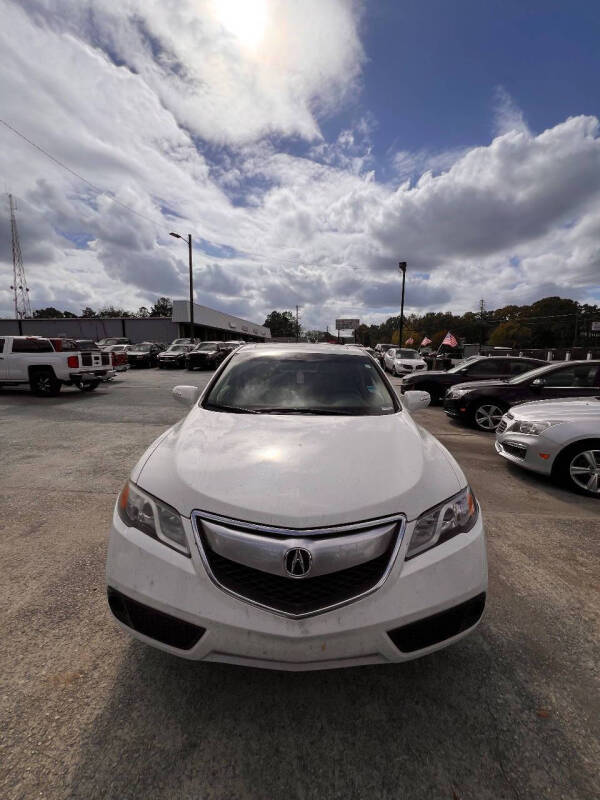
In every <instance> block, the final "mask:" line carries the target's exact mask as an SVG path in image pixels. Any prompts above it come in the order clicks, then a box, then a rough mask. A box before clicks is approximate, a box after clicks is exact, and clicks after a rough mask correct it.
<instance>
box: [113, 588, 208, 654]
mask: <svg viewBox="0 0 600 800" xmlns="http://www.w3.org/2000/svg"><path fill="white" fill-rule="evenodd" d="M107 593H108V604H109V606H110V610H111V611H112V613H113V614H114V615H115V617H116V618H117V619H118V620H119V622H122V623H123V625H127V627H128V628H133V630H134V631H137V632H138V633H142V634H143V635H144V636H148V637H149V638H150V639H156V641H157V642H162V644H168V645H170V646H171V647H177V648H178V649H179V650H191V649H192V647H194V646H195V645H196V644H197V643H198V642H199V641H200V639H201V637H202V635H203V634H204V628H200V627H198V626H197V625H192V624H191V623H190V622H185V621H184V620H182V619H177V617H172V616H171V615H170V614H164V613H163V612H162V611H157V610H156V609H155V608H151V607H150V606H146V605H144V604H143V603H138V602H137V600H132V599H131V597H127V596H126V595H124V594H121V592H118V591H117V590H116V589H113V588H112V587H110V586H109V587H108V590H107Z"/></svg>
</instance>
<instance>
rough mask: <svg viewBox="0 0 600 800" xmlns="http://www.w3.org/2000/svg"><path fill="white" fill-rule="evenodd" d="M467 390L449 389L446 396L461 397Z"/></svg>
mask: <svg viewBox="0 0 600 800" xmlns="http://www.w3.org/2000/svg"><path fill="white" fill-rule="evenodd" d="M468 391H469V390H468V389H449V390H448V397H462V396H463V394H466V393H467V392H468Z"/></svg>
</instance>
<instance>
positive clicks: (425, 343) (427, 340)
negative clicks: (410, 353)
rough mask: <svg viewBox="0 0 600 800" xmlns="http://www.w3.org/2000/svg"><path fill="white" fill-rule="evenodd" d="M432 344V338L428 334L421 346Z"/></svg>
mask: <svg viewBox="0 0 600 800" xmlns="http://www.w3.org/2000/svg"><path fill="white" fill-rule="evenodd" d="M428 344H431V339H428V338H427V337H426V336H425V337H424V338H423V341H422V342H421V347H425V346H426V345H428Z"/></svg>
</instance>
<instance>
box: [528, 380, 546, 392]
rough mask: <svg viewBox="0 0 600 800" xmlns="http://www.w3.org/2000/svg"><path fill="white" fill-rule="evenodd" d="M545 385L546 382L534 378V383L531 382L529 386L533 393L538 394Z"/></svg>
mask: <svg viewBox="0 0 600 800" xmlns="http://www.w3.org/2000/svg"><path fill="white" fill-rule="evenodd" d="M545 383H546V381H545V380H544V379H543V378H536V379H535V380H534V381H531V383H530V384H529V385H530V386H531V388H532V389H533V390H534V391H535V392H539V391H541V389H542V387H543V386H544V384H545Z"/></svg>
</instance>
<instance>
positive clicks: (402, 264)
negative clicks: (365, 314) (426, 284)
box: [398, 261, 406, 347]
mask: <svg viewBox="0 0 600 800" xmlns="http://www.w3.org/2000/svg"><path fill="white" fill-rule="evenodd" d="M398 268H399V269H400V272H401V273H402V301H401V305H400V335H399V337H398V347H402V331H403V329H404V284H405V283H406V261H400V262H399V263H398Z"/></svg>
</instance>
